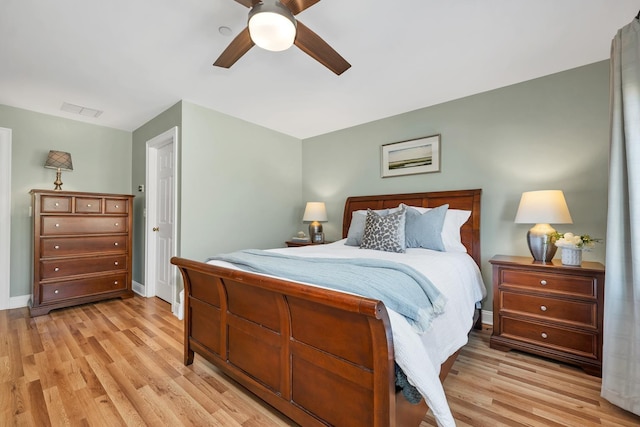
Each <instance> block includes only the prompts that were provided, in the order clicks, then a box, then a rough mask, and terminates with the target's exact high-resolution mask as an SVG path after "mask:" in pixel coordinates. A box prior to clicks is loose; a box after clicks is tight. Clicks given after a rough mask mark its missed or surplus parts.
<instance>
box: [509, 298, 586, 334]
mask: <svg viewBox="0 0 640 427" xmlns="http://www.w3.org/2000/svg"><path fill="white" fill-rule="evenodd" d="M500 299H501V310H503V311H508V312H511V313H520V314H524V315H531V316H535V317H538V318H540V319H547V320H552V321H560V322H565V323H572V324H575V325H578V326H583V327H585V326H586V327H591V328H596V327H597V326H598V322H597V317H598V314H597V311H598V310H597V305H596V303H595V302H586V301H585V302H581V301H568V300H563V299H557V298H549V297H541V296H535V295H526V294H518V293H513V292H503V291H500Z"/></svg>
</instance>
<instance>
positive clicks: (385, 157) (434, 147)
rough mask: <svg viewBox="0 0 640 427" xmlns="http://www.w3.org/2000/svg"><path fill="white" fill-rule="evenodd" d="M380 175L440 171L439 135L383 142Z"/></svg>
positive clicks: (385, 176) (389, 175) (388, 175)
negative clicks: (389, 142)
mask: <svg viewBox="0 0 640 427" xmlns="http://www.w3.org/2000/svg"><path fill="white" fill-rule="evenodd" d="M380 157H381V161H382V165H381V166H382V177H383V178H388V177H391V176H400V175H413V174H416V173H431V172H440V135H431V136H425V137H424V138H418V139H410V140H408V141H400V142H394V143H391V144H384V145H383V146H382V153H381V156H380Z"/></svg>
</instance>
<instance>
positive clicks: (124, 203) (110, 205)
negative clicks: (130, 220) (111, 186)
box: [104, 199, 129, 214]
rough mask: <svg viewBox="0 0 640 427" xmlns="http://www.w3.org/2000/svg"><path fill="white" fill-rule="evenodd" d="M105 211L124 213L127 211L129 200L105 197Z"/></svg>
mask: <svg viewBox="0 0 640 427" xmlns="http://www.w3.org/2000/svg"><path fill="white" fill-rule="evenodd" d="M104 209H105V213H108V214H125V213H128V212H129V201H128V200H127V199H105V208H104Z"/></svg>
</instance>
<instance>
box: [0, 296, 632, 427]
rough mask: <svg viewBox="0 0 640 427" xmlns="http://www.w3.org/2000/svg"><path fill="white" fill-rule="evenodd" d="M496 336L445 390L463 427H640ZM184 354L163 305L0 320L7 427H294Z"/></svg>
mask: <svg viewBox="0 0 640 427" xmlns="http://www.w3.org/2000/svg"><path fill="white" fill-rule="evenodd" d="M489 334H490V332H489V331H482V332H473V333H472V335H471V338H470V342H469V344H468V345H467V346H466V347H465V348H464V349H463V351H462V353H461V355H460V357H459V358H458V360H457V362H456V363H455V365H454V367H453V370H452V372H451V373H450V374H449V376H448V377H447V380H446V381H445V390H446V392H447V396H448V399H449V403H450V405H451V408H452V411H453V413H454V416H455V418H456V420H457V423H458V426H492V427H493V426H501V425H508V426H517V425H528V426H591V425H605V426H639V425H640V417H637V416H634V415H632V414H629V413H627V412H625V411H623V410H621V409H619V408H617V407H615V406H613V405H610V404H608V403H607V402H606V401H605V400H603V399H601V398H600V397H599V389H600V380H599V379H598V378H595V377H591V376H588V375H586V374H584V373H583V372H582V371H580V370H579V369H576V368H572V367H569V366H566V365H561V364H557V363H554V362H551V361H548V360H544V359H540V358H536V357H533V356H528V355H525V354H523V353H517V352H508V353H502V352H499V351H494V350H491V349H489V346H488V340H489ZM182 350H183V347H182V322H180V321H179V320H177V319H176V318H175V317H174V316H173V315H171V313H170V310H169V306H168V304H166V303H164V302H162V301H161V300H158V299H155V298H150V299H145V298H141V297H137V296H136V297H135V298H131V299H128V300H112V301H106V302H101V303H97V304H88V305H83V306H79V307H74V308H69V309H63V310H57V311H53V312H51V313H50V314H49V315H47V316H41V317H37V318H33V319H32V318H30V317H29V316H28V310H27V309H13V310H3V311H0V426H38V427H40V426H67V425H68V426H109V427H112V426H120V425H123V426H124V425H128V426H144V425H148V426H181V425H193V426H225V427H227V426H229V427H233V426H244V427H259V426H293V425H294V424H293V423H291V422H290V421H288V420H287V419H285V418H284V417H282V416H281V415H279V414H278V413H276V412H275V411H273V410H272V409H270V408H269V407H267V406H264V405H263V404H261V403H260V402H258V401H257V400H256V399H255V398H253V396H252V395H251V394H249V393H247V392H245V391H244V390H243V389H242V388H240V387H239V386H237V385H236V384H235V383H234V382H233V381H231V380H229V379H228V378H226V377H224V376H222V375H220V374H219V373H218V372H217V370H216V368H214V367H213V366H211V365H210V364H209V363H208V362H206V361H204V360H203V359H202V358H200V357H198V356H196V361H195V362H194V364H193V365H191V366H189V367H185V366H184V365H183V364H182V360H183V358H182ZM421 425H422V426H430V425H436V424H435V421H434V420H433V418H432V417H431V416H430V415H427V417H426V418H425V420H424V421H423V423H422V424H421Z"/></svg>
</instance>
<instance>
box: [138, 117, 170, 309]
mask: <svg viewBox="0 0 640 427" xmlns="http://www.w3.org/2000/svg"><path fill="white" fill-rule="evenodd" d="M171 143H173V173H174V177H173V178H174V181H173V182H174V186H173V229H172V230H171V235H172V242H173V245H172V247H171V248H170V250H171V254H170V255H171V256H176V255H177V254H178V196H177V194H178V187H179V185H178V175H179V174H178V127H177V126H175V127H173V128H171V129H169V130H168V131H166V132H163V133H161V134H160V135H158V136H156V137H154V138H151V139H150V140H148V141H147V144H146V163H147V164H146V166H147V167H146V170H147V174H146V178H145V186H146V198H145V213H146V215H145V233H144V235H145V244H144V246H145V257H144V261H145V262H144V271H145V274H144V277H145V280H144V281H145V287H144V289H145V296H146V297H147V298H149V297H152V296H155V295H156V283H155V276H156V271H155V268H154V266H155V263H156V257H157V255H156V251H155V249H156V246H155V244H156V239H155V238H154V234H153V232H150V229H149V227H151V226H152V224H155V222H156V218H157V212H156V202H157V199H158V188H157V187H158V186H157V182H158V170H157V161H158V149H159V148H161V147H164V146H165V145H167V144H171ZM171 277H172V279H173V280H172V285H171V287H172V299H171V312H172V313H173V314H174V315H175V316H176V317H179V316H178V295H177V292H176V285H177V283H178V280H177V279H178V269H177V267H175V266H172V274H171Z"/></svg>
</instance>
